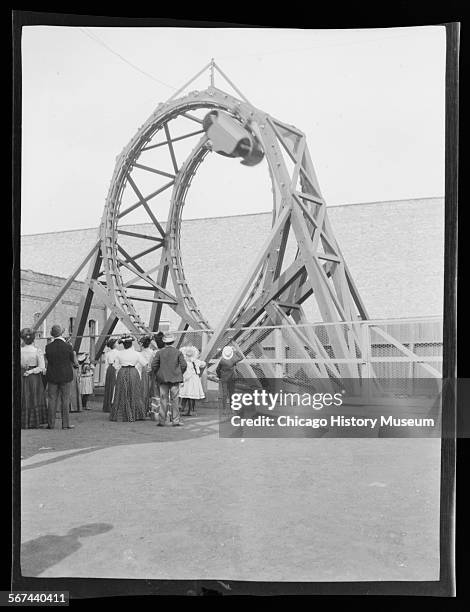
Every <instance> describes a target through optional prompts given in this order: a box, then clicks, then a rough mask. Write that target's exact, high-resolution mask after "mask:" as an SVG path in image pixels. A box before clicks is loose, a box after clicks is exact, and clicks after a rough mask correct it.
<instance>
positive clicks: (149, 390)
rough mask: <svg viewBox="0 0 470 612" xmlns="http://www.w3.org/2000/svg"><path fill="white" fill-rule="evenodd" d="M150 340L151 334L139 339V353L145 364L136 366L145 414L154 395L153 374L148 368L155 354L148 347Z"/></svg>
mask: <svg viewBox="0 0 470 612" xmlns="http://www.w3.org/2000/svg"><path fill="white" fill-rule="evenodd" d="M151 342H152V337H151V336H144V337H143V338H141V339H140V340H139V344H140V345H141V346H142V350H141V351H140V354H141V356H142V357H143V358H144V359H145V361H146V365H145V366H140V365H138V366H137V369H138V370H139V374H140V380H141V383H142V400H143V402H144V410H145V414H146V415H147V414H148V412H149V410H150V398H151V397H152V396H153V395H155V384H154V376H153V373H152V371H151V368H150V366H151V364H152V360H153V357H154V355H155V351H154V350H153V349H152V348H150V343H151Z"/></svg>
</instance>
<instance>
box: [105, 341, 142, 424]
mask: <svg viewBox="0 0 470 612" xmlns="http://www.w3.org/2000/svg"><path fill="white" fill-rule="evenodd" d="M133 342H134V338H133V337H132V336H131V335H129V334H125V335H124V336H121V339H120V340H119V343H120V344H122V345H123V347H124V348H123V350H122V351H118V352H117V354H116V356H115V359H114V367H115V368H116V370H117V375H116V385H115V387H114V400H113V404H112V407H111V414H110V417H109V419H110V421H127V422H132V421H141V420H144V419H145V417H146V414H145V410H144V402H143V399H142V382H141V380H140V376H139V372H138V371H137V368H136V365H137V364H140V365H141V366H145V365H147V362H146V361H145V359H144V357H142V356H141V354H140V353H139V352H137V351H136V350H135V349H134V348H133V347H132V344H133Z"/></svg>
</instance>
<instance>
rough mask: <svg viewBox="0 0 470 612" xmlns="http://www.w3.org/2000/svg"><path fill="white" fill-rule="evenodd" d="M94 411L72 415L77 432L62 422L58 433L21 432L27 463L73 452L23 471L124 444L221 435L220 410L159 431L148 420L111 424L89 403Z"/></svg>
mask: <svg viewBox="0 0 470 612" xmlns="http://www.w3.org/2000/svg"><path fill="white" fill-rule="evenodd" d="M89 405H90V407H91V410H86V411H82V412H75V413H71V415H70V421H71V424H72V425H75V428H74V429H65V430H63V429H61V428H60V420H59V419H58V420H57V421H56V429H42V428H41V429H24V430H22V431H21V457H22V458H23V459H28V458H29V457H32V456H33V455H36V456H37V455H40V453H42V452H47V453H50V452H61V451H73V450H76V451H77V452H76V453H74V452H70V453H67V454H64V455H61V456H60V457H53V458H51V457H48V458H44V461H37V462H36V463H34V465H24V466H22V470H28V469H34V468H36V467H40V466H42V465H46V464H48V463H55V462H57V461H62V460H63V459H68V458H70V457H73V456H75V455H79V454H86V453H90V452H94V451H97V450H101V449H103V448H108V447H111V446H117V445H121V444H148V443H156V444H159V443H162V442H179V441H184V440H189V439H194V438H201V437H204V436H209V435H216V434H218V424H217V423H216V422H217V419H218V410H216V409H213V408H204V407H198V414H197V416H191V417H189V418H185V419H183V420H184V425H183V426H182V427H172V426H171V425H170V426H168V425H167V426H166V427H157V426H156V423H155V421H151V420H149V419H147V420H145V421H136V422H134V423H116V422H112V421H110V420H109V414H108V413H105V412H103V411H102V409H101V402H100V401H99V400H94V401H93V402H90V403H89Z"/></svg>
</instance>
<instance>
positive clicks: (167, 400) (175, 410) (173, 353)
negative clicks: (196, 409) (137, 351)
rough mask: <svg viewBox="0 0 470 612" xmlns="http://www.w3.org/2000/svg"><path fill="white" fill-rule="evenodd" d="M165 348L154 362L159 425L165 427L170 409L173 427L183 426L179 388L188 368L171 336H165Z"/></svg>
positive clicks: (156, 355) (156, 356) (153, 369)
mask: <svg viewBox="0 0 470 612" xmlns="http://www.w3.org/2000/svg"><path fill="white" fill-rule="evenodd" d="M163 342H164V344H165V346H164V347H163V348H162V349H160V350H159V351H157V353H156V354H155V357H154V358H153V360H152V372H153V373H154V375H155V378H156V380H157V382H158V385H159V388H160V414H159V421H158V423H157V425H159V426H160V427H163V426H164V425H165V421H166V414H167V412H168V408H169V407H170V409H171V414H172V421H173V426H174V427H177V426H179V425H182V421H181V419H180V411H179V405H178V404H179V399H178V393H179V387H180V383H182V382H183V374H184V372H185V371H186V368H187V367H188V366H187V364H186V360H185V358H184V356H183V353H182V352H181V351H180V350H178V349H177V348H176V347H174V346H173V343H174V342H175V337H174V336H172V335H171V334H167V335H166V336H163Z"/></svg>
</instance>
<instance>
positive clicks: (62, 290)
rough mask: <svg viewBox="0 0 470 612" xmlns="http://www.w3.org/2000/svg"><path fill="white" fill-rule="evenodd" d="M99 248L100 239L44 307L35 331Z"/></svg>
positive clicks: (34, 329) (35, 325) (34, 327)
mask: <svg viewBox="0 0 470 612" xmlns="http://www.w3.org/2000/svg"><path fill="white" fill-rule="evenodd" d="M99 248H100V242H99V241H98V242H96V244H95V245H94V246H93V248H92V249H91V250H90V251H89V252H88V254H87V255H86V256H85V258H84V259H83V260H82V262H81V263H80V265H79V266H78V268H76V269H75V270H74V271H73V272H72V274H71V275H70V276H69V277H68V278H67V280H66V281H65V282H64V283H63V285H62V286H61V288H60V289H59V292H58V293H57V295H56V296H55V298H54V299H53V300H52V301H51V302H49V304H48V305H47V306H46V307H45V308H44V309H43V311H42V312H41V314H40V316H39V318H38V319H37V321H36V322H35V323H34V325H33V327H32V329H33V331H37V330H38V329H39V327H40V325H42V323H43V322H44V321H45V320H46V318H47V317H48V315H49V314H50V313H51V312H52V311H53V310H54V308H55V306H56V305H57V304H58V303H59V301H60V299H61V297H62V296H63V295H64V294H65V292H66V291H67V289H68V288H69V287H70V285H71V284H72V283H73V281H74V280H76V278H77V276H78V275H79V274H80V272H81V271H82V270H83V268H84V267H85V266H86V264H87V263H88V262H89V261H90V259H91V258H92V257H93V255H95V254H96V252H97V251H98V249H99Z"/></svg>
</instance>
